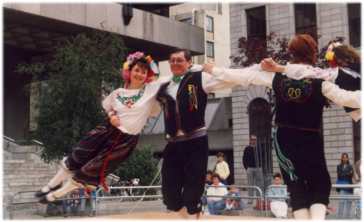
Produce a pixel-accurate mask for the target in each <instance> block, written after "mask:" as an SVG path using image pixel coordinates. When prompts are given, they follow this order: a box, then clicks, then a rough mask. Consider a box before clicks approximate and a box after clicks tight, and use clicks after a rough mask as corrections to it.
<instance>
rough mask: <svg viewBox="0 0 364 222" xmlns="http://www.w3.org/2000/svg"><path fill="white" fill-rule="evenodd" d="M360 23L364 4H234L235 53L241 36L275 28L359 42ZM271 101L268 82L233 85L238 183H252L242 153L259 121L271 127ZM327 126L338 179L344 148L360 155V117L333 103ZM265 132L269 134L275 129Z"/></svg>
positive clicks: (321, 39) (274, 168)
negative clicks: (361, 8) (256, 84)
mask: <svg viewBox="0 0 364 222" xmlns="http://www.w3.org/2000/svg"><path fill="white" fill-rule="evenodd" d="M360 24H361V23H360V4H346V3H335V4H334V3H326V4H306V3H305V4H294V3H279V4H278V3H274V4H230V30H231V33H230V37H231V53H232V54H233V55H234V54H236V53H237V52H238V50H239V48H238V40H239V38H241V37H243V36H244V37H247V38H248V39H249V38H250V37H261V38H265V36H266V35H268V34H269V33H271V32H274V33H276V34H277V35H278V36H279V37H287V38H290V37H292V36H293V35H294V34H295V33H310V34H311V35H313V36H314V37H315V38H317V39H318V43H319V48H322V47H323V46H325V44H327V43H328V42H329V41H330V40H332V39H335V37H344V38H345V43H349V44H351V45H353V46H354V47H356V48H360ZM269 103H270V98H269V94H268V93H267V91H266V89H265V88H264V87H256V86H253V87H249V88H242V87H239V88H236V89H235V90H233V93H232V115H233V147H234V172H235V175H234V176H235V181H236V183H238V184H246V183H247V176H246V171H245V170H244V168H243V166H242V155H243V152H244V148H245V146H246V145H248V143H249V135H250V134H251V133H252V132H254V131H256V130H257V128H259V127H260V126H264V127H268V128H271V125H272V122H271V121H272V119H270V117H269V116H270V115H271V109H270V107H269ZM322 127H323V128H322V129H323V133H322V134H323V137H324V147H325V157H326V161H327V166H328V169H329V173H330V175H331V179H332V183H335V181H336V177H337V176H336V165H337V164H339V161H340V156H341V153H343V152H347V153H348V154H349V157H350V162H351V163H353V162H354V161H355V160H358V159H360V149H361V148H360V123H354V122H353V121H352V120H351V118H350V116H348V115H347V114H346V113H345V112H344V110H343V109H342V108H341V107H337V106H331V107H330V108H326V109H325V110H324V117H323V123H322ZM254 133H256V132H254ZM260 133H262V135H263V134H264V135H265V136H266V137H269V134H270V131H269V130H268V131H266V132H260ZM258 137H259V135H258ZM258 139H259V138H258ZM270 147H271V146H270ZM267 152H271V153H272V155H271V156H272V158H271V159H270V160H268V162H269V161H270V162H271V167H270V168H271V169H270V170H269V171H270V172H267V174H266V176H271V174H272V173H275V172H279V168H278V163H277V159H276V155H275V152H274V151H272V150H269V151H267ZM312 155H315V154H314V153H313V154H312Z"/></svg>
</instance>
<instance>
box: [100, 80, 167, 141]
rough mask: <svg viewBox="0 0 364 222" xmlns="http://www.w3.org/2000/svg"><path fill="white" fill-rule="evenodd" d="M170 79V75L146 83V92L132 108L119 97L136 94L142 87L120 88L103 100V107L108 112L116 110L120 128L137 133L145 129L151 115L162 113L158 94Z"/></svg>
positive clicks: (125, 131) (128, 132) (129, 132)
mask: <svg viewBox="0 0 364 222" xmlns="http://www.w3.org/2000/svg"><path fill="white" fill-rule="evenodd" d="M170 79H171V78H170V77H160V78H159V79H158V80H156V81H153V82H151V83H148V84H146V85H145V91H144V94H143V95H142V97H141V98H140V99H139V100H137V101H136V103H135V104H133V105H132V106H131V107H130V108H129V107H128V106H126V105H124V104H123V103H122V102H120V101H119V100H118V99H117V97H118V96H121V97H130V96H134V95H137V94H138V93H139V92H140V90H141V89H125V88H118V89H116V90H114V91H112V92H111V93H110V95H108V96H107V97H106V98H105V99H104V100H103V101H102V107H103V108H104V110H105V111H106V113H109V112H110V111H113V110H114V111H115V112H116V115H117V117H118V118H119V120H120V126H119V127H118V129H119V130H121V131H122V132H124V133H127V134H131V135H137V134H139V133H140V132H141V131H142V130H143V128H144V125H145V124H146V122H147V120H148V118H149V117H150V116H157V115H158V114H159V113H160V111H161V108H160V105H159V102H158V101H157V100H156V95H157V93H158V90H159V88H160V86H161V85H162V84H163V83H165V82H168V81H169V80H170Z"/></svg>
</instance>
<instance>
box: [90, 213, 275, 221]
mask: <svg viewBox="0 0 364 222" xmlns="http://www.w3.org/2000/svg"><path fill="white" fill-rule="evenodd" d="M97 218H100V219H102V218H104V219H125V220H129V219H135V220H181V219H182V218H181V217H179V215H177V214H176V213H165V212H153V211H150V212H134V213H130V214H115V215H105V216H97ZM200 219H202V220H276V219H277V218H272V217H263V216H261V217H258V216H224V215H221V216H220V215H202V216H201V218H200ZM182 220H183V219H182Z"/></svg>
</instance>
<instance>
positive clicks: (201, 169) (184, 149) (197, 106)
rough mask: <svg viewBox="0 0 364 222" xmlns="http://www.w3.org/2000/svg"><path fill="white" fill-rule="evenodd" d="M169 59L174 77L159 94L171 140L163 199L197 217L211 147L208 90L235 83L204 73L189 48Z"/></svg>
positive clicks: (165, 163)
mask: <svg viewBox="0 0 364 222" xmlns="http://www.w3.org/2000/svg"><path fill="white" fill-rule="evenodd" d="M169 63H170V68H171V71H172V73H173V81H171V82H169V83H167V84H165V85H163V86H162V87H161V90H160V93H159V94H158V100H159V101H160V102H161V105H162V106H163V110H164V125H165V132H166V139H167V141H168V143H167V145H166V147H165V149H164V152H163V165H162V194H163V202H164V204H165V205H166V206H167V209H168V210H170V211H174V212H178V213H179V214H181V216H182V217H184V218H188V217H193V218H195V219H196V218H197V219H198V218H199V217H200V213H201V196H202V194H203V191H204V185H205V176H206V175H205V174H206V170H207V158H208V149H209V148H208V139H207V133H206V126H205V110H206V105H207V94H208V93H209V92H212V91H213V90H218V89H223V88H231V87H233V86H235V85H236V84H235V83H227V82H225V81H222V80H217V79H215V78H214V77H212V76H211V75H209V74H206V73H202V72H201V71H200V70H201V68H202V67H201V68H198V67H196V66H192V61H191V53H190V52H189V51H187V50H177V51H175V52H174V53H172V54H171V55H170V59H169Z"/></svg>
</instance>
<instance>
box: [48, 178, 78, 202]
mask: <svg viewBox="0 0 364 222" xmlns="http://www.w3.org/2000/svg"><path fill="white" fill-rule="evenodd" d="M83 187H84V186H83V185H82V184H81V183H77V182H76V181H75V180H73V179H72V178H70V179H68V180H67V182H66V183H65V184H64V185H63V186H62V187H61V188H59V189H58V190H55V191H53V192H50V193H49V194H47V196H46V199H47V200H48V201H50V202H52V201H54V200H55V199H57V198H60V197H63V196H64V195H66V194H68V193H69V192H71V191H73V190H76V189H79V188H83Z"/></svg>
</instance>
